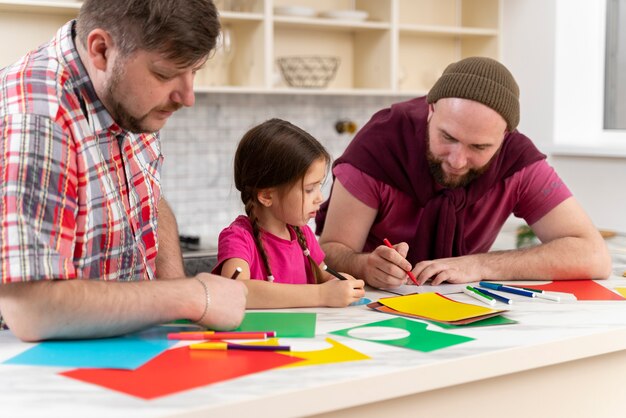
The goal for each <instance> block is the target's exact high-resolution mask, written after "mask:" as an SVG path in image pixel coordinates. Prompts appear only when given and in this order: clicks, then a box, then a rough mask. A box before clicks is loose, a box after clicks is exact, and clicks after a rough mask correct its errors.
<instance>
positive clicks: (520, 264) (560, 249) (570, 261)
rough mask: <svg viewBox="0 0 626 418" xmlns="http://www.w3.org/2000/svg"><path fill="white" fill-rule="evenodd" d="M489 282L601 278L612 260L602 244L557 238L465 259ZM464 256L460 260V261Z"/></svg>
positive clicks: (608, 268) (605, 273) (570, 238)
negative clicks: (535, 244)
mask: <svg viewBox="0 0 626 418" xmlns="http://www.w3.org/2000/svg"><path fill="white" fill-rule="evenodd" d="M467 257H468V260H469V258H473V260H472V261H471V264H473V265H474V266H475V267H476V268H480V270H481V271H482V273H481V277H482V278H484V279H488V280H516V279H517V280H529V279H535V280H538V279H539V280H541V279H543V280H563V279H604V278H607V277H608V276H609V275H610V273H611V260H610V256H609V254H608V251H606V246H604V243H591V242H588V241H585V240H583V239H580V238H575V237H566V238H559V239H556V240H554V241H551V242H549V243H546V244H541V245H537V246H535V247H530V248H525V249H520V250H511V251H498V252H491V253H486V254H477V255H475V256H467ZM463 258H464V257H460V259H463Z"/></svg>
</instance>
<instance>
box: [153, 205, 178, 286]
mask: <svg viewBox="0 0 626 418" xmlns="http://www.w3.org/2000/svg"><path fill="white" fill-rule="evenodd" d="M158 222H159V224H158V238H159V252H158V253H157V258H156V265H157V278H158V279H177V278H181V277H185V270H184V268H183V257H182V253H181V250H180V242H179V238H178V227H177V226H176V218H175V216H174V212H172V209H171V208H170V206H169V204H168V203H167V202H166V201H165V199H161V200H160V202H159V221H158Z"/></svg>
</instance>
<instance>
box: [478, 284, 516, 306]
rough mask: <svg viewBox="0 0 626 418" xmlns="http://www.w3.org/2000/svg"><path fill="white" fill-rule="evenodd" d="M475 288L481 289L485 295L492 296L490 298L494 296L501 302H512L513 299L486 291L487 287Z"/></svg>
mask: <svg viewBox="0 0 626 418" xmlns="http://www.w3.org/2000/svg"><path fill="white" fill-rule="evenodd" d="M475 289H478V290H480V291H481V292H483V293H484V294H485V295H487V296H491V297H492V298H494V299H495V300H499V301H500V302H502V303H506V304H508V305H510V304H512V303H513V299H509V298H505V297H504V296H500V295H498V294H495V293H493V292H490V291H488V290H487V289H485V288H482V287H476V288H475Z"/></svg>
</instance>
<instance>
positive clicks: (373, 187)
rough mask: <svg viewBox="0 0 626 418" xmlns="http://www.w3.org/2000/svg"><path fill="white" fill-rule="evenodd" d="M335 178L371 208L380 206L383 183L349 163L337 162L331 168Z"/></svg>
mask: <svg viewBox="0 0 626 418" xmlns="http://www.w3.org/2000/svg"><path fill="white" fill-rule="evenodd" d="M333 174H334V175H335V178H336V179H337V180H339V182H341V185H342V186H343V187H345V188H346V190H347V191H348V192H350V194H351V195H353V196H354V197H356V198H357V199H358V200H359V201H361V202H363V203H364V204H366V205H367V206H369V207H371V208H372V209H379V208H380V196H382V193H381V190H380V189H381V187H384V184H383V183H382V182H380V181H378V180H376V179H374V178H372V177H371V176H368V175H367V174H365V173H364V172H362V171H361V170H359V169H358V168H356V167H354V166H353V165H351V164H348V163H343V164H338V165H336V166H335V168H333Z"/></svg>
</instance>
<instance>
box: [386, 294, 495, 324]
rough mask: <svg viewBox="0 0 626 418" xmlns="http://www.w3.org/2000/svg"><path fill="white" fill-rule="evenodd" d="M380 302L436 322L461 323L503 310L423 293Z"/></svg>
mask: <svg viewBox="0 0 626 418" xmlns="http://www.w3.org/2000/svg"><path fill="white" fill-rule="evenodd" d="M378 302H380V303H382V304H383V305H385V306H388V307H390V308H391V309H395V310H396V311H399V312H405V313H409V314H413V315H418V316H421V317H424V318H431V319H433V320H434V321H459V320H462V319H467V318H474V317H476V316H481V315H486V314H489V313H493V312H502V310H498V309H491V308H485V307H482V306H477V305H472V304H469V303H462V302H456V301H453V300H450V299H447V298H445V297H443V296H441V295H439V294H437V293H421V294H413V295H406V296H396V297H391V298H382V299H380V300H379V301H378Z"/></svg>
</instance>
